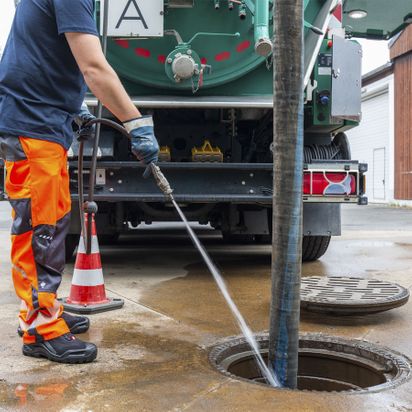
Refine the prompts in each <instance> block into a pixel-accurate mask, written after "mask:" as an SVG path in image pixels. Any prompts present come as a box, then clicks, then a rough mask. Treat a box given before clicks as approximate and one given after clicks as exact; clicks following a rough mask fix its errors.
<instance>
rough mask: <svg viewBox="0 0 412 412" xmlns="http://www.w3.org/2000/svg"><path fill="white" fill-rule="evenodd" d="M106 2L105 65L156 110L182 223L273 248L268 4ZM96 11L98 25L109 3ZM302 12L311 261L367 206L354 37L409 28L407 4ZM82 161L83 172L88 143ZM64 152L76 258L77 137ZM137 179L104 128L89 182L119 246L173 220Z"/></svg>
mask: <svg viewBox="0 0 412 412" xmlns="http://www.w3.org/2000/svg"><path fill="white" fill-rule="evenodd" d="M106 1H109V12H108V36H109V37H108V50H107V57H108V60H109V62H110V63H111V64H112V66H113V67H114V69H115V70H116V71H117V73H118V75H119V76H120V78H121V80H122V82H123V84H124V85H125V87H126V89H127V91H128V93H129V94H130V96H131V97H132V99H133V101H134V103H135V104H136V106H137V107H139V108H140V109H141V110H142V111H143V112H144V113H146V114H152V115H153V117H154V120H155V130H156V135H157V138H158V140H159V142H160V145H161V152H160V161H161V168H162V170H163V171H164V173H165V175H166V176H167V177H168V179H169V181H170V183H171V185H172V187H173V188H174V189H175V192H174V193H175V199H176V200H177V201H178V203H179V204H180V205H181V207H182V208H183V210H184V212H185V214H186V216H187V217H188V218H189V220H191V221H194V222H199V223H200V224H205V225H210V226H211V227H213V228H214V229H216V230H217V231H220V232H221V233H222V235H223V238H224V239H226V240H228V241H231V242H232V241H233V242H236V241H242V242H260V243H262V242H263V243H264V242H268V243H269V242H270V240H271V216H272V176H273V175H272V173H273V171H272V170H273V167H272V142H273V110H272V108H273V93H272V90H273V70H272V64H273V61H272V58H273V57H272V47H273V44H272V41H276V39H273V38H272V32H273V18H272V15H273V14H272V8H273V2H272V1H270V0H232V1H229V0H151V1H145V0H112V1H110V0H106ZM97 6H98V7H97V15H96V18H97V20H100V21H101V20H102V17H101V15H100V11H99V10H102V9H103V5H102V4H99V3H98V4H97ZM99 6H100V7H99ZM304 8H305V17H304V22H303V24H304V26H305V38H304V41H305V54H304V65H305V73H304V75H305V77H304V81H305V98H304V102H303V103H304V116H305V119H304V125H305V133H304V145H305V148H304V187H303V193H304V194H303V202H304V208H303V210H304V216H303V239H302V242H303V260H305V261H311V260H315V259H318V258H319V257H320V256H322V255H323V254H324V253H325V252H326V250H327V248H328V245H329V242H330V239H331V236H336V235H340V232H341V222H340V207H341V204H342V203H355V204H359V205H364V204H366V203H367V199H366V198H365V196H364V192H365V173H366V171H367V165H365V164H361V163H359V162H357V161H356V160H353V159H351V151H350V147H349V143H348V139H347V137H346V135H345V132H346V131H347V130H349V129H351V128H353V127H356V126H357V125H358V123H359V122H360V121H361V60H362V50H361V47H360V45H359V43H358V42H356V40H354V39H355V38H356V37H363V38H372V39H389V38H391V37H392V36H394V35H396V34H397V33H398V32H400V31H401V30H402V29H404V28H405V27H406V25H407V24H409V23H410V22H411V20H412V3H411V2H410V0H392V1H391V2H388V1H386V0H346V1H341V0H304ZM290 70H294V68H293V67H291V68H290ZM86 102H87V104H88V105H89V107H90V109H91V110H93V108H94V107H96V106H97V101H96V99H95V98H94V96H92V95H88V96H87V100H86ZM103 114H104V116H105V117H109V118H110V113H108V112H104V113H103ZM85 155H86V157H85V170H84V173H85V176H87V174H88V173H90V169H89V167H90V156H91V145H90V146H88V147H86V149H85ZM69 156H70V160H71V161H70V176H71V191H72V194H73V201H74V207H73V210H74V212H73V214H72V215H73V216H72V226H71V230H70V234H69V235H68V237H67V242H66V248H67V255H68V256H70V255H72V254H73V251H74V249H75V247H76V246H77V243H78V239H79V233H80V222H79V213H78V208H77V207H76V201H77V199H78V197H77V193H78V187H77V184H78V178H77V175H78V165H77V156H78V143H77V142H75V143H74V144H73V146H72V148H71V149H70V153H69ZM142 172H143V168H142V167H141V166H140V165H139V164H138V163H137V162H136V161H135V159H134V156H133V155H132V154H131V151H130V147H129V142H128V141H127V139H125V138H124V137H122V136H121V135H119V134H118V133H117V132H116V131H114V130H112V129H110V128H104V127H103V129H102V134H101V138H100V142H99V149H98V163H97V173H96V180H95V199H96V201H97V202H98V205H99V212H98V214H97V225H98V231H99V236H100V238H101V239H103V240H106V241H108V240H115V239H116V238H117V237H118V236H119V235H120V234H121V233H125V232H127V231H129V230H132V229H136V228H138V227H139V225H141V224H142V223H146V224H150V223H152V222H156V221H178V220H179V219H178V216H177V215H176V214H175V212H174V210H173V209H172V208H171V207H170V205H169V204H167V202H166V201H165V199H164V196H163V195H162V194H161V193H160V192H159V190H158V188H157V187H156V185H155V183H154V181H153V179H144V178H143V177H142ZM85 181H87V179H85ZM284 184H285V186H286V185H290V184H293V182H288V181H285V182H284ZM84 190H85V191H87V187H85V188H84Z"/></svg>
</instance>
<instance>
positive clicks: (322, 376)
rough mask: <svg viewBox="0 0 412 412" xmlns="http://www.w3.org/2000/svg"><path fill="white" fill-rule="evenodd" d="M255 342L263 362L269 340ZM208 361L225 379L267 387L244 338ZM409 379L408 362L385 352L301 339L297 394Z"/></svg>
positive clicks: (218, 348)
mask: <svg viewBox="0 0 412 412" xmlns="http://www.w3.org/2000/svg"><path fill="white" fill-rule="evenodd" d="M257 339H258V342H259V344H260V347H261V352H262V357H263V358H264V360H265V361H266V360H267V358H268V343H269V340H268V337H267V335H266V336H258V337H257ZM209 358H210V361H211V363H212V365H213V366H214V367H216V368H217V369H218V370H219V371H220V372H222V373H224V374H226V375H229V376H231V377H233V378H241V379H243V380H248V381H251V382H253V383H260V384H266V382H265V379H264V378H262V375H261V373H260V371H259V369H258V367H257V366H256V362H255V360H254V357H253V354H252V352H251V350H250V348H249V346H248V344H247V343H246V342H245V340H244V339H243V338H239V339H234V340H231V341H228V342H225V343H224V344H222V345H219V346H216V347H214V348H213V349H212V351H211V352H210V357H209ZM410 377H411V363H410V361H409V359H408V358H406V357H404V356H403V355H400V354H398V353H396V352H393V351H391V350H389V349H387V348H383V347H377V346H375V345H372V344H370V343H368V342H364V341H348V340H344V339H340V338H332V337H325V336H319V335H310V336H308V335H307V336H302V337H301V338H300V342H299V371H298V389H299V390H311V391H323V392H342V391H356V392H359V391H368V392H370V391H374V390H383V389H385V388H390V387H393V386H396V385H399V384H401V383H403V382H404V381H406V380H407V379H409V378H410Z"/></svg>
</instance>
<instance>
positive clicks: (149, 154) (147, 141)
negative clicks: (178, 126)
mask: <svg viewBox="0 0 412 412" xmlns="http://www.w3.org/2000/svg"><path fill="white" fill-rule="evenodd" d="M123 126H124V127H125V129H126V130H127V131H128V133H129V134H130V137H131V143H132V152H133V154H134V155H135V156H136V157H137V159H138V160H139V161H140V162H141V163H143V164H144V165H145V166H149V165H150V164H151V163H157V161H158V160H159V143H158V142H157V140H156V137H155V135H154V130H153V119H152V116H142V117H139V118H137V119H132V120H128V121H127V122H124V123H123Z"/></svg>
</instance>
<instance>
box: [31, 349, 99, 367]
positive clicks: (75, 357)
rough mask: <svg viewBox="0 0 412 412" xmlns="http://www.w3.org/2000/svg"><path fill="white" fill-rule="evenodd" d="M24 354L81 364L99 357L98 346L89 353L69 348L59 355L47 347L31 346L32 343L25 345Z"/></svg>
mask: <svg viewBox="0 0 412 412" xmlns="http://www.w3.org/2000/svg"><path fill="white" fill-rule="evenodd" d="M23 355H24V356H30V357H32V358H46V359H48V360H50V361H53V362H58V363H69V364H80V363H90V362H93V361H94V360H95V359H96V357H97V348H95V349H94V350H93V351H90V352H89V353H85V352H84V351H78V350H68V351H67V352H65V353H63V355H61V356H58V355H56V354H55V353H53V352H50V351H49V350H47V348H46V347H44V346H42V347H38V346H36V347H30V345H23Z"/></svg>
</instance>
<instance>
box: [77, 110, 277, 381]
mask: <svg viewBox="0 0 412 412" xmlns="http://www.w3.org/2000/svg"><path fill="white" fill-rule="evenodd" d="M94 124H101V125H106V126H110V127H112V128H113V129H115V130H117V131H118V132H120V133H121V134H122V135H123V136H125V137H127V138H128V139H130V135H129V133H128V132H127V130H126V129H125V128H124V127H122V126H121V125H119V124H118V123H116V122H113V121H112V120H108V119H100V118H96V119H93V120H91V121H90V122H88V124H87V126H92V125H94ZM83 152H84V141H80V147H79V166H78V179H79V205H80V218H81V224H82V230H83V236H84V237H85V243H86V252H87V251H90V249H91V228H90V230H89V225H88V226H87V227H86V225H85V221H84V213H85V212H86V213H96V212H97V205H96V203H95V202H94V199H93V194H94V184H92V187H91V188H89V200H88V202H84V197H83ZM92 156H93V157H95V156H97V151H96V150H93V155H92ZM94 160H96V158H94ZM150 174H152V175H153V177H154V179H155V181H156V184H157V186H158V187H159V189H160V190H161V191H162V193H163V194H164V195H165V197H166V199H167V200H169V201H170V202H171V203H172V204H173V206H174V208H175V209H176V211H177V213H178V215H179V217H180V218H181V220H182V222H183V223H184V225H185V228H186V230H187V232H188V234H189V236H190V238H191V240H192V242H193V244H194V246H195V247H196V249H197V250H198V251H199V253H200V255H201V256H202V259H203V261H204V262H205V264H206V266H207V267H208V269H209V271H210V273H211V274H212V275H213V278H214V280H215V282H216V284H217V286H218V288H219V290H220V292H221V293H222V295H223V297H224V298H225V300H226V302H227V304H228V306H229V308H230V310H231V312H232V314H233V316H234V317H235V319H236V321H237V324H238V326H239V328H240V330H241V331H242V333H243V335H244V336H245V338H246V340H247V342H248V343H249V345H250V347H251V349H252V351H253V352H254V356H255V359H256V362H257V364H258V367H259V369H260V371H261V373H262V376H263V377H264V378H265V379H266V381H267V382H268V384H269V385H271V386H273V387H280V384H279V381H278V379H277V378H276V376H275V374H274V373H273V371H270V370H269V368H268V366H267V365H266V363H265V362H264V360H263V358H262V355H261V353H260V348H259V344H258V343H257V341H256V339H255V338H254V335H253V332H252V331H251V329H250V328H249V326H248V325H247V323H246V321H245V319H244V318H243V316H242V314H241V313H240V312H239V309H238V308H237V306H236V304H235V302H234V301H233V299H232V297H231V296H230V293H229V291H228V289H227V287H226V284H225V281H224V280H223V277H222V275H221V274H220V271H219V270H218V268H217V267H216V265H215V264H214V262H213V260H212V259H211V257H210V256H209V254H208V253H207V251H206V249H205V248H204V246H203V245H202V243H201V242H200V240H199V238H198V237H197V235H196V233H195V232H194V230H193V229H192V228H191V227H190V225H189V222H188V221H187V219H186V217H185V215H184V213H183V211H182V209H181V208H180V206H179V205H178V204H177V202H176V201H175V199H174V197H173V189H172V188H171V186H170V184H169V182H168V181H167V179H166V177H165V175H164V174H163V173H162V171H161V170H160V167H159V166H158V165H156V164H155V163H150V165H149V166H148V167H147V169H146V171H145V173H144V176H145V177H148V176H149V175H150ZM92 179H94V176H91V181H92ZM93 181H94V180H93ZM90 195H91V196H90ZM88 221H91V218H90V219H88ZM87 253H90V252H87Z"/></svg>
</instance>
